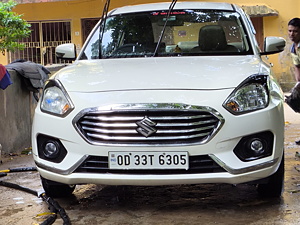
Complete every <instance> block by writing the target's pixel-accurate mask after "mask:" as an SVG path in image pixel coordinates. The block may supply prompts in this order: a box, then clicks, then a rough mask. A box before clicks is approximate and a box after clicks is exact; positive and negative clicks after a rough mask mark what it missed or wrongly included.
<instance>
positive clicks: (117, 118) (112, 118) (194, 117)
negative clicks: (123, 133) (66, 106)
mask: <svg viewBox="0 0 300 225" xmlns="http://www.w3.org/2000/svg"><path fill="white" fill-rule="evenodd" d="M206 117H212V116H211V115H199V116H188V117H180V116H177V117H171V116H165V117H152V119H153V120H158V119H159V120H189V119H200V118H206ZM86 119H90V120H97V121H131V120H139V119H140V120H141V119H143V117H140V116H135V117H126V118H124V117H116V116H115V117H113V116H112V117H109V116H86Z"/></svg>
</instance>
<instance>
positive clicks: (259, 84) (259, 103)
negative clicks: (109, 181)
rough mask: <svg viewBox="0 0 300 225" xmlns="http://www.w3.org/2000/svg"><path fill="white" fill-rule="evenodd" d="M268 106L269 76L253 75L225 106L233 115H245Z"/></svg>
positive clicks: (234, 92) (231, 96)
mask: <svg viewBox="0 0 300 225" xmlns="http://www.w3.org/2000/svg"><path fill="white" fill-rule="evenodd" d="M268 104H269V94H268V76H266V75H253V76H250V77H249V78H247V79H246V80H245V81H244V82H243V83H242V84H241V85H239V86H238V87H237V88H236V89H235V90H234V91H233V92H232V93H231V94H230V95H229V97H228V98H227V99H226V101H225V102H224V104H223V106H224V107H225V108H226V109H227V110H228V111H229V112H231V113H233V114H243V113H248V112H252V111H255V110H259V109H263V108H266V107H267V106H268Z"/></svg>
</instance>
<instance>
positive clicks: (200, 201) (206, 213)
mask: <svg viewBox="0 0 300 225" xmlns="http://www.w3.org/2000/svg"><path fill="white" fill-rule="evenodd" d="M285 114H286V136H285V137H286V138H285V160H286V168H285V171H286V172H285V189H284V193H283V196H282V198H280V199H272V198H271V199H262V198H259V197H258V195H257V193H256V190H255V187H253V186H250V185H237V186H232V185H227V184H206V185H203V184H201V185H180V186H164V187H115V186H101V185H80V186H77V187H76V190H75V192H74V195H73V196H72V197H70V198H66V199H56V200H57V201H58V202H59V204H60V205H61V206H62V207H63V208H64V209H65V210H66V212H67V214H68V216H69V217H70V219H71V222H72V224H75V225H77V224H78V225H82V224H93V225H96V224H97V225H98V224H101V225H102V224H103V225H113V224H114V225H115V224H118V225H127V224H130V225H131V224H134V225H135V224H136V225H145V224H147V225H148V224H151V225H152V224H154V225H156V224H157V225H158V224H159V225H160V224H164V225H169V224H170V225H171V224H172V225H177V224H178V225H183V224H205V225H206V224H235V225H239V224H253V225H256V224H264V225H273V224H300V214H299V213H298V212H299V210H300V157H298V155H297V154H296V152H300V146H297V145H296V144H295V143H294V141H295V140H297V139H300V115H299V114H296V113H294V112H292V110H291V109H289V108H287V107H286V109H285ZM274 122H276V121H274ZM3 161H4V162H3V163H2V164H1V165H0V170H4V169H7V168H17V167H28V166H34V163H33V160H32V156H30V155H29V156H25V155H21V156H11V157H6V158H4V159H3ZM0 179H1V180H4V181H7V182H13V183H17V184H20V185H22V186H26V187H29V188H31V189H34V190H41V184H40V181H39V175H38V173H37V172H24V173H9V174H8V176H6V177H1V178H0ZM47 212H49V210H48V206H47V204H46V203H45V202H43V201H42V200H41V199H38V198H37V197H36V196H33V195H30V194H28V193H24V192H21V191H17V190H14V189H10V188H6V187H0V224H5V225H6V224H9V225H10V224H12V225H27V224H40V223H41V222H43V221H44V220H45V219H46V218H47V216H49V215H44V213H47ZM54 224H63V221H62V219H61V218H59V217H58V219H57V220H56V222H55V223H54Z"/></svg>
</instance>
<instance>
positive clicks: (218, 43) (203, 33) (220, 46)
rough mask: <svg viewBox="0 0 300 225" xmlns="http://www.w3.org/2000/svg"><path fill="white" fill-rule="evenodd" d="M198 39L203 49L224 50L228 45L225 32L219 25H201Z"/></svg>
mask: <svg viewBox="0 0 300 225" xmlns="http://www.w3.org/2000/svg"><path fill="white" fill-rule="evenodd" d="M198 41H199V46H200V49H201V50H202V51H213V50H224V49H225V48H226V47H227V41H226V36H225V32H224V30H223V28H222V27H221V26H219V25H206V26H204V27H201V29H200V31H199V40H198Z"/></svg>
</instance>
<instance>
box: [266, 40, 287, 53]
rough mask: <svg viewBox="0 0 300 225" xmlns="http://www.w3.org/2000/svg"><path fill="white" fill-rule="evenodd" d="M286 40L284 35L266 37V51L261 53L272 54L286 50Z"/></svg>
mask: <svg viewBox="0 0 300 225" xmlns="http://www.w3.org/2000/svg"><path fill="white" fill-rule="evenodd" d="M285 45H286V41H285V39H284V38H282V37H266V38H265V41H264V52H262V53H261V55H270V54H275V53H278V52H281V51H283V50H284V47H285Z"/></svg>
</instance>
